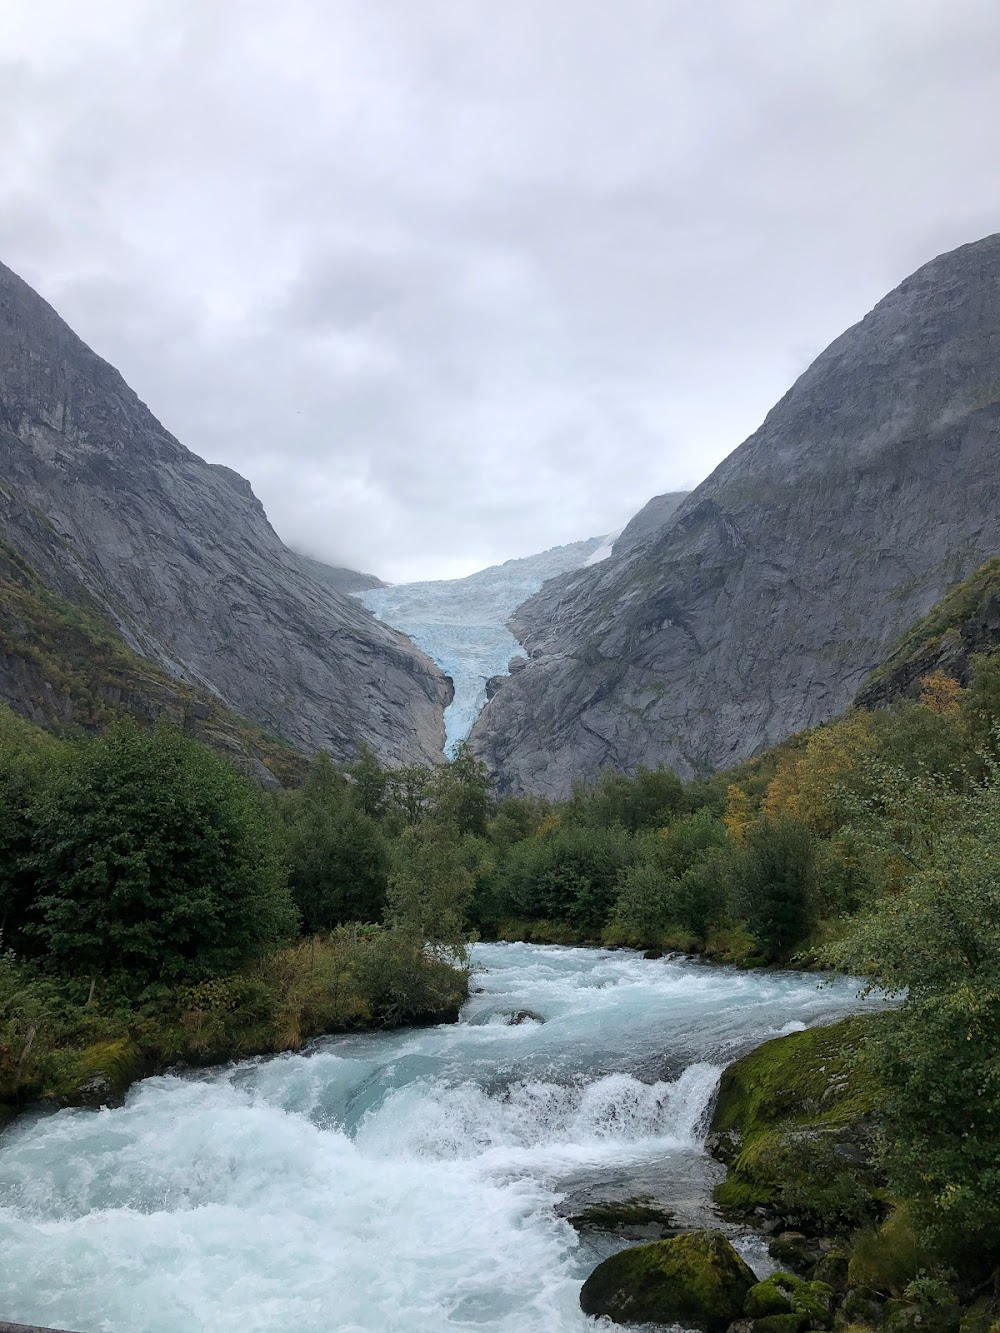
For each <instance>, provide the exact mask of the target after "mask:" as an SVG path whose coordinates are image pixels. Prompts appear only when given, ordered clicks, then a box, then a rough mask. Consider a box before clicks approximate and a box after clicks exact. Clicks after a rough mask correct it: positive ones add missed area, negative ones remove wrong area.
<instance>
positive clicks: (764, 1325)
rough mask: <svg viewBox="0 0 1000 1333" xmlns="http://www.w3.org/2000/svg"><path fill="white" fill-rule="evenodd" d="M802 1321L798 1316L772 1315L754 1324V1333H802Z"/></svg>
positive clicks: (756, 1320) (790, 1314)
mask: <svg viewBox="0 0 1000 1333" xmlns="http://www.w3.org/2000/svg"><path fill="white" fill-rule="evenodd" d="M801 1328H802V1320H801V1319H800V1317H799V1316H798V1315H797V1314H792V1313H791V1312H789V1313H788V1314H770V1315H764V1316H763V1317H762V1318H761V1319H755V1320H754V1323H753V1329H754V1333H800V1330H801Z"/></svg>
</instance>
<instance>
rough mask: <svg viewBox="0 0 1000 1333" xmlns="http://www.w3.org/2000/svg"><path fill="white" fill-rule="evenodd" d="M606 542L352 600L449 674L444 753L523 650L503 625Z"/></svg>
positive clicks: (459, 739) (584, 543)
mask: <svg viewBox="0 0 1000 1333" xmlns="http://www.w3.org/2000/svg"><path fill="white" fill-rule="evenodd" d="M610 549H611V548H610V543H609V541H608V538H606V537H591V538H589V539H588V540H586V541H581V542H571V543H570V544H569V545H567V546H554V547H552V548H551V549H550V550H548V551H542V552H540V553H539V554H538V555H529V556H524V557H522V558H521V559H515V560H507V561H505V562H504V563H503V564H502V565H491V566H490V567H489V568H488V569H481V570H479V571H478V572H477V573H475V574H469V575H468V576H467V577H466V578H463V579H437V580H433V581H428V582H423V583H399V584H395V585H392V586H390V587H381V588H375V589H372V590H369V591H362V592H360V593H359V594H358V596H359V597H360V600H361V601H362V602H364V604H365V606H367V607H368V608H369V609H370V610H372V611H374V612H375V614H376V615H377V616H378V617H379V618H380V619H381V620H384V621H386V622H387V623H388V624H390V625H394V626H395V627H396V628H397V629H400V630H403V631H405V633H406V634H408V635H409V636H410V638H411V639H412V640H413V642H414V643H416V644H418V645H419V646H420V647H421V648H423V649H424V651H425V652H427V653H428V654H429V655H430V656H431V657H432V658H433V660H434V661H435V662H436V663H437V664H438V666H440V667H441V668H442V670H443V671H444V672H445V673H446V674H447V675H448V677H449V678H450V679H451V681H452V682H453V684H454V687H455V697H454V700H453V702H452V704H451V706H450V707H449V708H448V710H447V711H446V713H445V727H446V730H447V748H448V750H449V752H450V753H454V751H455V749H456V747H457V746H458V745H459V744H460V743H461V742H462V741H463V740H465V738H466V736H468V734H469V731H470V729H471V727H472V724H473V723H474V722H475V720H476V718H477V717H478V715H479V713H480V711H481V709H482V707H483V705H484V704H485V703H486V699H487V693H488V690H489V689H492V688H494V687H495V685H496V683H497V682H498V680H499V679H500V678H501V677H503V676H505V675H506V674H507V671H508V667H509V665H511V663H512V659H514V662H515V663H516V665H515V669H517V668H518V667H520V666H521V665H522V664H523V649H522V648H521V645H520V644H519V643H518V641H517V639H515V638H514V636H513V635H512V634H511V632H510V630H509V629H508V628H507V619H508V617H509V616H510V614H511V612H512V611H513V610H514V609H515V607H517V606H519V605H520V604H521V603H522V602H524V601H525V600H526V599H527V598H529V597H530V596H531V595H532V594H533V593H535V592H537V591H538V590H539V588H541V586H542V584H543V583H544V582H545V580H546V579H550V578H553V577H554V576H555V575H558V574H563V573H565V572H566V571H567V570H573V569H578V568H579V567H580V566H581V565H584V564H586V563H588V562H590V561H593V560H594V559H595V558H597V557H600V556H601V555H602V552H603V553H604V554H608V553H610Z"/></svg>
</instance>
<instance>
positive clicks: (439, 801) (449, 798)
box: [434, 745, 493, 838]
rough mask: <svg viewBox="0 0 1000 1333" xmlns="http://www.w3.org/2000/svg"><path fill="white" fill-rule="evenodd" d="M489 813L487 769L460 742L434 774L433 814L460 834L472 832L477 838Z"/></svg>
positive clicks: (490, 796)
mask: <svg viewBox="0 0 1000 1333" xmlns="http://www.w3.org/2000/svg"><path fill="white" fill-rule="evenodd" d="M492 813H493V795H492V792H491V790H490V775H489V771H488V769H487V767H486V765H485V764H484V763H483V762H482V760H480V759H477V758H476V756H475V755H474V754H473V753H472V751H471V750H470V749H469V747H468V746H467V745H462V746H461V747H460V748H459V751H458V753H457V754H456V755H455V758H454V759H453V760H452V761H451V763H450V764H445V765H444V766H443V767H442V768H440V769H439V770H438V772H437V774H436V777H435V783H434V814H435V818H437V819H439V820H441V821H442V822H443V823H445V824H447V825H448V826H449V827H450V828H453V829H454V830H455V831H456V832H457V833H458V834H459V835H460V836H461V835H463V834H466V833H472V834H474V835H475V836H476V837H479V838H481V837H484V836H485V834H486V829H487V825H488V823H489V819H490V815H491V814H492Z"/></svg>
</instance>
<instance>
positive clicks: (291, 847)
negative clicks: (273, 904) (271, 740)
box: [286, 801, 389, 933]
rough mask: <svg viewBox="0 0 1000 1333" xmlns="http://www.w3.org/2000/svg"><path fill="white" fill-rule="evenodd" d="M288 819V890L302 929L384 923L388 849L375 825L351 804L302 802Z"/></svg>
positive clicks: (324, 928)
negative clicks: (296, 909)
mask: <svg viewBox="0 0 1000 1333" xmlns="http://www.w3.org/2000/svg"><path fill="white" fill-rule="evenodd" d="M289 816H290V817H289ZM286 818H288V837H287V844H286V846H287V853H286V854H287V859H288V886H289V889H290V891H291V894H292V898H293V899H294V901H295V904H296V906H297V907H298V909H299V912H300V914H301V917H302V928H303V930H304V931H306V932H308V933H313V932H315V931H317V930H331V929H332V928H333V927H334V926H337V925H340V924H341V923H343V922H347V921H379V920H381V917H382V913H383V910H384V908H385V899H386V890H387V888H388V883H389V849H388V846H387V843H386V840H385V838H384V836H383V834H382V832H381V830H380V828H379V826H378V824H376V822H375V820H374V819H370V818H369V817H368V815H366V814H364V813H363V811H361V810H358V809H355V807H354V806H353V805H351V804H350V803H349V802H347V801H343V802H341V803H339V804H337V805H334V806H329V805H321V804H319V803H303V804H302V806H301V807H300V808H299V809H295V808H294V806H293V807H292V809H291V810H290V811H287V813H286Z"/></svg>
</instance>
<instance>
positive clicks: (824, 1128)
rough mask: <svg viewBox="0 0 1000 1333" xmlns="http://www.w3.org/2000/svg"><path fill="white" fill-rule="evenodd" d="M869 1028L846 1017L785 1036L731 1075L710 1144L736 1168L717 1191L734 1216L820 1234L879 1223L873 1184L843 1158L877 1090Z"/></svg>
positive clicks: (723, 1088)
mask: <svg viewBox="0 0 1000 1333" xmlns="http://www.w3.org/2000/svg"><path fill="white" fill-rule="evenodd" d="M870 1021H871V1020H870V1019H867V1018H864V1017H855V1018H848V1019H844V1020H843V1021H841V1022H840V1023H835V1024H833V1025H832V1026H830V1027H821V1028H810V1029H807V1030H806V1031H804V1032H795V1033H792V1034H790V1035H789V1036H787V1037H779V1038H777V1039H776V1040H774V1041H770V1042H767V1043H765V1044H764V1045H763V1046H760V1047H758V1048H757V1050H755V1051H752V1052H751V1053H750V1054H749V1055H748V1056H745V1057H744V1058H743V1059H742V1060H738V1061H737V1062H736V1063H735V1064H733V1065H730V1066H729V1068H728V1069H726V1070H725V1071H724V1073H723V1075H722V1080H721V1084H720V1089H719V1097H718V1101H717V1103H716V1109H715V1115H714V1118H713V1123H712V1134H713V1140H712V1141H713V1151H714V1152H715V1155H716V1156H717V1157H719V1158H720V1159H721V1160H722V1161H724V1162H726V1164H727V1165H728V1166H729V1168H730V1175H729V1177H728V1178H727V1180H726V1181H724V1182H723V1183H722V1184H721V1185H719V1186H718V1187H717V1188H716V1190H715V1200H716V1202H717V1203H718V1204H719V1206H720V1207H722V1208H724V1209H725V1210H726V1212H727V1213H729V1214H731V1215H742V1216H745V1215H747V1214H749V1213H750V1212H752V1211H753V1210H754V1209H757V1208H760V1207H765V1208H766V1207H771V1206H774V1207H775V1208H779V1209H780V1210H781V1212H782V1213H783V1214H784V1216H785V1217H786V1219H787V1220H789V1221H792V1222H793V1223H794V1224H795V1225H797V1226H804V1227H806V1228H807V1229H810V1228H811V1229H819V1230H829V1229H833V1230H836V1229H838V1228H840V1227H850V1226H852V1225H858V1224H860V1223H862V1222H864V1221H866V1220H868V1219H869V1218H871V1217H873V1216H876V1215H877V1213H878V1201H877V1198H876V1196H875V1195H874V1194H873V1192H872V1181H871V1179H864V1178H863V1177H864V1176H865V1175H866V1172H865V1171H864V1170H859V1169H857V1168H855V1167H853V1166H852V1167H847V1166H845V1163H844V1161H843V1160H842V1159H841V1157H840V1156H838V1153H837V1146H838V1144H839V1143H840V1141H841V1140H842V1139H843V1138H844V1137H845V1136H846V1137H849V1138H850V1137H854V1138H856V1137H857V1136H858V1129H857V1127H858V1125H859V1124H863V1123H864V1121H865V1120H866V1118H867V1117H869V1116H870V1115H871V1113H872V1109H873V1098H874V1093H873V1087H872V1084H871V1081H870V1078H869V1076H868V1075H867V1073H866V1071H865V1068H864V1064H863V1062H862V1061H861V1059H860V1050H861V1046H862V1044H863V1039H864V1034H865V1031H866V1027H867V1025H868V1024H869V1023H870ZM863 1155H864V1154H863V1153H862V1154H861V1156H863ZM868 1174H869V1175H870V1173H868Z"/></svg>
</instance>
